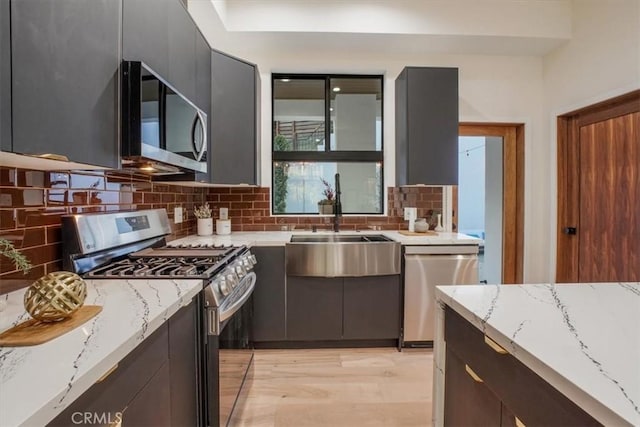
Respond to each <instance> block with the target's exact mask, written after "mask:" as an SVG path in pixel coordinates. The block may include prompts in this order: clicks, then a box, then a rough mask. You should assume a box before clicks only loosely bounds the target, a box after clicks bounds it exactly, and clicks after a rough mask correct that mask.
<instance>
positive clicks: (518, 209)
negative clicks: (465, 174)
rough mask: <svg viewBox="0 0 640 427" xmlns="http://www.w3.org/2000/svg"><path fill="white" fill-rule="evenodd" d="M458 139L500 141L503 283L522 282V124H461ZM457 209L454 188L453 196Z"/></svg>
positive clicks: (456, 196)
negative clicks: (486, 138)
mask: <svg viewBox="0 0 640 427" xmlns="http://www.w3.org/2000/svg"><path fill="white" fill-rule="evenodd" d="M458 135H459V136H496V137H501V138H502V283H522V281H523V260H524V124H523V123H474V122H463V123H460V125H459V127H458ZM453 204H454V212H456V211H457V208H458V195H457V187H456V190H455V194H454V197H453Z"/></svg>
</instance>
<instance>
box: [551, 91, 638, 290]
mask: <svg viewBox="0 0 640 427" xmlns="http://www.w3.org/2000/svg"><path fill="white" fill-rule="evenodd" d="M558 131H559V140H558V160H559V168H558V257H557V259H558V265H557V271H556V280H557V281H558V282H620V281H638V280H640V172H639V169H640V91H636V92H634V93H632V94H629V95H627V96H624V97H621V98H617V99H615V100H612V101H610V102H607V103H603V104H599V105H596V106H594V107H591V108H589V109H585V110H581V111H579V112H577V113H574V114H571V115H568V116H565V117H561V118H560V119H559V126H558Z"/></svg>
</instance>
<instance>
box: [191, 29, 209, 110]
mask: <svg viewBox="0 0 640 427" xmlns="http://www.w3.org/2000/svg"><path fill="white" fill-rule="evenodd" d="M195 83H196V89H195V90H196V95H195V98H193V101H194V102H195V104H196V105H197V106H198V107H199V108H200V109H201V110H203V111H205V112H206V113H207V116H208V115H209V112H210V108H211V48H210V47H209V43H207V40H206V39H205V38H204V36H203V35H202V34H201V33H200V31H196V79H195Z"/></svg>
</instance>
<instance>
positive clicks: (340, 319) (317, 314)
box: [287, 276, 400, 341]
mask: <svg viewBox="0 0 640 427" xmlns="http://www.w3.org/2000/svg"><path fill="white" fill-rule="evenodd" d="M399 336H400V276H376V277H348V278H324V277H292V276H289V277H287V340H289V341H327V340H328V341H331V340H343V341H348V340H353V341H358V340H361V341H364V340H381V339H398V338H399Z"/></svg>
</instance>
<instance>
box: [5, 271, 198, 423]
mask: <svg viewBox="0 0 640 427" xmlns="http://www.w3.org/2000/svg"><path fill="white" fill-rule="evenodd" d="M86 283H87V299H86V301H85V303H86V304H88V305H100V306H102V311H101V312H100V313H99V314H98V315H97V316H96V317H94V318H93V319H91V320H89V321H87V322H86V323H84V324H83V325H81V326H79V327H77V328H75V329H73V330H72V331H70V332H67V333H66V334H64V335H62V336H60V337H58V338H55V339H53V340H52V341H49V342H47V343H44V344H40V345H36V346H29V347H0V426H38V425H45V424H46V423H48V422H49V421H51V420H52V419H53V418H55V417H56V416H57V415H58V414H59V413H60V412H62V411H63V410H64V409H65V408H66V407H68V406H69V404H71V403H72V402H73V401H74V400H75V399H76V398H78V397H79V396H80V395H81V394H82V393H84V392H85V391H86V390H88V389H89V388H90V387H91V386H92V385H93V384H94V383H95V382H96V380H97V379H99V378H100V377H101V376H102V375H104V374H105V373H106V372H108V371H109V369H110V368H112V367H113V366H115V365H116V363H118V362H119V361H120V360H122V359H123V358H124V357H125V356H127V355H128V354H129V353H130V352H131V351H132V350H133V349H134V348H135V347H136V346H138V344H140V343H141V342H142V341H143V340H144V339H145V338H146V337H148V336H149V335H151V333H153V332H154V331H155V330H156V329H158V328H159V327H160V326H161V325H162V324H163V323H164V322H165V321H167V319H169V318H170V317H171V316H172V315H173V314H174V313H175V312H177V311H178V310H179V309H180V307H182V306H185V305H188V304H189V303H190V302H191V300H192V299H193V297H194V296H195V295H196V294H198V292H200V291H201V290H202V281H201V280H164V279H160V280H158V279H156V280H145V279H134V280H87V281H86ZM25 291H26V289H21V290H18V291H15V292H11V293H9V294H5V295H0V299H2V300H3V301H5V303H6V307H4V309H3V310H2V311H0V331H4V330H6V329H9V328H10V327H12V326H14V325H16V324H18V323H20V322H22V321H25V320H28V319H29V315H28V314H27V313H26V311H25V309H24V306H23V297H24V293H25ZM3 305H4V304H3Z"/></svg>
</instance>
